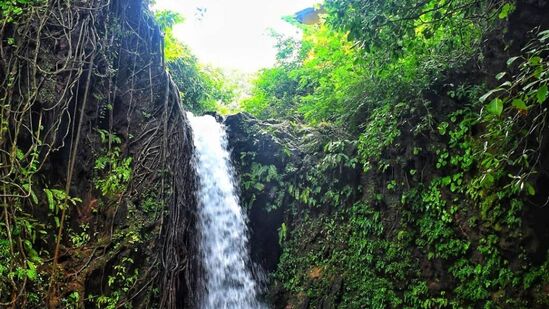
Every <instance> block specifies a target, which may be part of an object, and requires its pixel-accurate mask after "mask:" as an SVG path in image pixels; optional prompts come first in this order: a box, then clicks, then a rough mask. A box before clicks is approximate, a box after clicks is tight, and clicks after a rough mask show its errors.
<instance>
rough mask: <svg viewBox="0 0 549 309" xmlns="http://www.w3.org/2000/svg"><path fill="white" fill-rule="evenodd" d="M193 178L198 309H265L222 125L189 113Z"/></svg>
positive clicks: (210, 117)
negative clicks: (200, 269)
mask: <svg viewBox="0 0 549 309" xmlns="http://www.w3.org/2000/svg"><path fill="white" fill-rule="evenodd" d="M188 118H189V121H190V124H191V127H192V129H193V138H194V145H195V148H196V150H195V155H194V159H195V167H196V172H197V174H198V180H199V181H198V182H199V189H198V192H197V193H198V203H199V229H200V234H201V235H200V238H201V240H200V251H201V252H200V253H201V258H202V261H203V265H204V270H205V275H204V279H205V280H204V281H205V282H204V291H201V308H203V309H214V308H215V309H221V308H234V309H237V308H238V309H248V308H250V309H251V308H254V309H256V308H264V307H265V306H264V305H263V304H261V303H260V302H259V301H258V300H257V294H258V292H257V289H258V285H257V283H256V282H255V280H254V278H253V276H252V273H251V271H250V269H249V263H248V262H249V257H248V250H247V242H248V229H247V226H246V222H245V217H244V214H243V213H242V210H241V208H240V205H239V201H238V197H237V195H236V192H235V191H236V190H235V184H234V183H235V182H234V177H233V169H232V165H231V162H230V158H229V152H228V151H227V137H226V134H225V129H224V127H223V125H222V124H219V123H218V122H217V121H216V120H215V118H214V117H212V116H202V117H195V116H194V115H192V114H191V113H188Z"/></svg>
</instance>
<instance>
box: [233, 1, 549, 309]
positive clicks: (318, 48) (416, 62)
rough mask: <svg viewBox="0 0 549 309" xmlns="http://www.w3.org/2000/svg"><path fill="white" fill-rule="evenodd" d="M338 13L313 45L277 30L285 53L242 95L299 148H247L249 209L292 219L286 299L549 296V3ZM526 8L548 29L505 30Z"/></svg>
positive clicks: (543, 301) (310, 39)
mask: <svg viewBox="0 0 549 309" xmlns="http://www.w3.org/2000/svg"><path fill="white" fill-rule="evenodd" d="M325 9H326V10H327V14H326V16H324V22H322V23H320V24H318V25H313V26H305V25H303V26H300V27H301V28H302V30H303V33H304V34H303V39H302V40H300V41H295V40H291V39H287V38H284V37H281V36H278V47H279V53H278V65H277V66H276V67H274V68H272V69H266V70H264V71H262V72H261V73H260V74H259V75H258V77H257V79H256V80H255V82H254V87H253V90H252V96H251V97H250V98H248V99H246V100H244V101H243V102H242V107H243V109H244V110H245V111H247V112H249V113H251V114H252V115H254V116H255V117H257V118H258V119H260V120H269V121H268V122H264V124H263V126H261V125H257V124H254V126H258V127H263V130H264V131H265V132H267V133H268V134H270V135H272V136H274V138H275V140H276V141H277V142H278V143H280V144H281V145H282V147H283V148H284V150H283V152H284V154H286V155H287V158H285V159H282V162H283V164H281V165H280V164H279V165H280V166H276V165H275V164H267V163H264V162H255V161H258V159H255V157H256V155H257V154H256V153H243V154H241V157H242V158H241V160H240V162H241V163H240V164H241V165H242V168H241V170H242V173H241V183H242V186H243V190H244V196H248V199H249V202H250V205H248V206H251V207H266V208H267V209H270V210H272V209H278V208H283V209H284V213H285V220H284V223H283V224H282V225H281V227H280V229H279V237H280V242H281V244H282V248H283V254H282V256H281V259H280V263H279V265H278V269H277V271H276V272H275V274H274V275H273V278H272V285H271V293H272V295H271V296H272V297H273V298H272V300H273V302H275V304H276V305H277V306H284V304H287V303H290V304H293V305H295V306H309V307H313V308H320V307H322V308H325V306H327V308H331V307H332V306H340V307H342V308H358V307H365V308H387V307H407V308H433V307H435V308H438V307H453V308H462V307H484V308H496V307H506V308H526V307H540V308H541V307H546V306H548V305H549V296H548V294H547V286H548V284H549V281H548V280H549V277H548V275H547V274H548V269H547V268H548V267H549V259H548V256H547V249H548V247H547V245H546V243H547V239H548V238H547V237H548V230H547V228H546V227H545V224H544V223H543V220H544V219H542V218H545V217H546V215H547V211H546V204H547V198H548V196H547V192H546V186H547V172H548V171H547V162H546V159H544V157H545V156H546V155H547V146H546V145H547V137H546V132H547V122H546V120H547V98H548V80H549V52H548V51H549V32H548V30H547V28H543V27H547V26H548V25H547V22H546V21H545V24H544V25H542V24H543V23H544V22H543V20H544V19H545V20H547V17H548V16H547V13H542V12H541V11H543V10H540V11H539V12H538V13H539V14H541V16H542V17H541V18H540V17H539V16H538V18H537V19H536V18H535V14H534V15H529V14H532V12H531V11H528V10H534V9H532V8H531V7H529V5H526V4H524V3H516V4H515V3H514V2H512V1H472V0H457V1H444V0H442V1H440V0H431V1H419V0H418V1H371V0H370V1H366V0H330V1H326V3H325ZM545 12H547V7H545ZM513 14H515V15H513ZM524 16H527V17H524ZM512 18H514V19H513V20H511V19H512ZM521 18H523V19H521ZM525 18H532V19H534V20H537V21H541V22H539V24H538V26H541V27H542V28H540V27H537V28H530V29H528V30H531V31H530V32H529V33H526V32H522V33H520V35H516V34H515V37H511V38H510V39H509V36H507V37H506V36H505V34H506V33H507V34H508V33H513V27H517V28H520V27H522V24H523V23H527V22H531V21H526V20H525ZM521 23H522V24H521ZM522 28H523V27H522ZM515 33H516V32H515ZM504 37H506V38H507V41H506V43H505V45H504V46H493V45H490V44H496V43H495V42H496V41H495V40H497V39H501V38H504ZM494 38H496V39H494ZM498 49H499V52H494V51H493V50H498ZM273 120H274V122H275V123H277V124H273ZM256 130H257V128H256ZM252 131H253V130H252ZM296 157H297V158H299V159H295V158H296ZM265 194H266V195H267V197H265ZM261 196H263V197H261ZM250 197H251V198H250ZM256 200H257V201H265V200H266V201H267V202H263V204H261V203H260V204H258V203H255V205H256V206H254V202H255V201H256ZM265 203H266V205H264V204H265Z"/></svg>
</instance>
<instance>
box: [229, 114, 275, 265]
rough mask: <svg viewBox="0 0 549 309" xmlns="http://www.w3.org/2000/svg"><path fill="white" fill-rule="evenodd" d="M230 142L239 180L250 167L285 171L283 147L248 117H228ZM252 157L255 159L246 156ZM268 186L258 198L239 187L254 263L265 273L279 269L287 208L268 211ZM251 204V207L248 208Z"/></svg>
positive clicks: (270, 198) (260, 125)
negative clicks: (283, 223)
mask: <svg viewBox="0 0 549 309" xmlns="http://www.w3.org/2000/svg"><path fill="white" fill-rule="evenodd" d="M224 123H225V126H226V128H227V135H228V140H229V149H230V150H231V157H232V160H233V163H234V166H235V172H236V178H237V179H241V175H244V174H245V173H250V171H251V163H253V162H255V163H258V164H261V165H265V166H268V165H274V166H276V167H277V168H283V166H284V165H285V161H284V160H285V159H284V156H283V150H282V146H281V145H280V144H278V143H277V142H276V141H275V140H274V139H273V138H272V136H271V135H268V134H266V133H263V132H261V127H262V124H261V123H259V122H258V121H257V120H256V119H254V118H253V117H251V116H250V115H247V114H236V115H231V116H228V117H227V118H226V119H225V121H224ZM247 154H253V155H251V156H250V155H247ZM270 189H272V188H270V187H269V186H268V185H267V186H265V188H264V190H263V192H262V193H261V194H259V195H257V194H254V193H252V191H251V190H246V189H245V188H244V187H243V186H242V185H241V186H240V200H241V204H242V205H243V207H247V211H248V219H249V228H250V247H251V255H252V261H253V262H254V263H256V264H259V265H260V266H261V267H262V268H263V270H265V271H267V272H272V271H274V270H275V269H276V265H277V263H278V258H279V256H280V254H281V248H280V245H279V243H278V229H279V228H280V226H281V224H282V222H283V216H284V206H283V205H282V207H278V208H277V209H274V210H270V211H269V210H268V209H267V205H268V203H269V202H270V201H272V198H273V197H272V196H271V195H270V194H269V192H270V191H271V190H270ZM249 201H252V202H251V203H250V204H249V205H245V203H248V202H249Z"/></svg>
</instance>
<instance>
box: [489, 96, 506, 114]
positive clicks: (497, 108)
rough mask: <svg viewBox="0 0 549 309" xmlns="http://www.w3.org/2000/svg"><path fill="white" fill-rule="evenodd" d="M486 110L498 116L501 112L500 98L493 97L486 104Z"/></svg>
mask: <svg viewBox="0 0 549 309" xmlns="http://www.w3.org/2000/svg"><path fill="white" fill-rule="evenodd" d="M487 110H488V112H490V113H492V114H494V115H497V116H500V115H501V113H502V112H503V101H502V100H501V99H500V98H495V99H493V100H492V101H491V102H490V104H488V106H487Z"/></svg>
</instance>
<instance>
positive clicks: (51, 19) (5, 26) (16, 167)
mask: <svg viewBox="0 0 549 309" xmlns="http://www.w3.org/2000/svg"><path fill="white" fill-rule="evenodd" d="M148 6H149V2H148V1H139V0H116V1H114V0H113V1H86V0H83V1H78V0H76V1H72V0H71V1H57V0H48V1H46V0H9V1H0V9H1V10H0V307H2V308H84V307H86V308H120V307H124V308H130V307H133V308H139V307H141V308H151V307H153V308H176V307H181V306H184V305H187V306H190V304H192V303H193V301H194V298H193V297H191V296H189V295H191V294H192V291H193V290H194V289H195V288H194V287H190V286H189V285H187V283H188V282H196V280H191V279H189V278H190V277H189V276H192V275H191V274H192V270H191V268H192V267H193V263H191V262H183V260H185V261H187V259H188V255H189V254H188V251H184V250H180V248H181V247H183V246H182V245H181V244H182V243H185V249H186V250H189V251H191V252H192V250H193V240H192V239H191V238H189V237H188V235H192V234H194V233H190V234H187V231H190V230H192V229H193V222H194V221H193V220H194V215H193V213H192V212H193V211H194V210H193V207H194V205H195V203H194V195H193V194H194V179H195V178H194V174H193V170H192V168H191V167H190V164H191V162H190V159H191V155H192V145H191V144H190V128H189V127H188V124H187V122H186V117H185V114H184V113H183V111H182V109H181V101H180V98H181V97H180V94H179V91H178V88H177V87H176V86H175V83H176V82H175V81H174V79H173V78H172V77H170V75H169V74H168V73H167V71H166V62H167V63H168V65H171V63H172V62H171V61H172V57H176V56H177V55H178V53H184V52H185V49H184V48H179V47H177V46H176V47H174V46H172V45H170V42H171V41H170V40H172V37H171V33H170V32H169V30H168V28H169V25H171V24H173V23H174V22H176V21H177V16H173V15H172V16H169V14H168V15H167V16H163V17H162V16H159V17H158V18H157V19H158V22H157V21H155V16H153V14H152V13H151V12H150V11H149V9H148ZM159 23H160V24H161V25H162V27H164V30H165V32H166V37H165V39H166V42H167V45H168V47H169V48H166V49H164V48H163V47H164V46H163V39H162V36H161V30H160V27H159V25H158V24H159ZM172 47H173V48H172ZM185 55H186V54H185ZM181 61H183V62H182V63H183V64H182V66H183V65H185V66H186V67H185V70H186V73H181V74H186V75H180V76H183V77H188V78H189V80H195V79H196V81H197V83H198V84H200V85H201V87H202V88H204V89H208V91H206V90H200V91H199V92H198V93H191V92H190V91H187V92H186V93H188V97H185V98H184V100H185V104H186V105H189V106H193V107H194V106H200V103H201V102H203V101H205V100H206V99H205V98H203V96H206V94H204V93H207V95H211V96H214V97H215V96H216V95H217V94H212V93H215V92H214V91H213V90H211V89H214V88H215V86H212V85H211V83H212V82H211V79H210V78H209V75H205V73H204V71H202V70H199V68H197V67H196V63H195V62H193V61H194V60H193V58H192V57H190V56H185V57H183V60H181ZM174 71H175V70H174ZM174 75H175V74H174ZM202 88H200V89H202Z"/></svg>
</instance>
